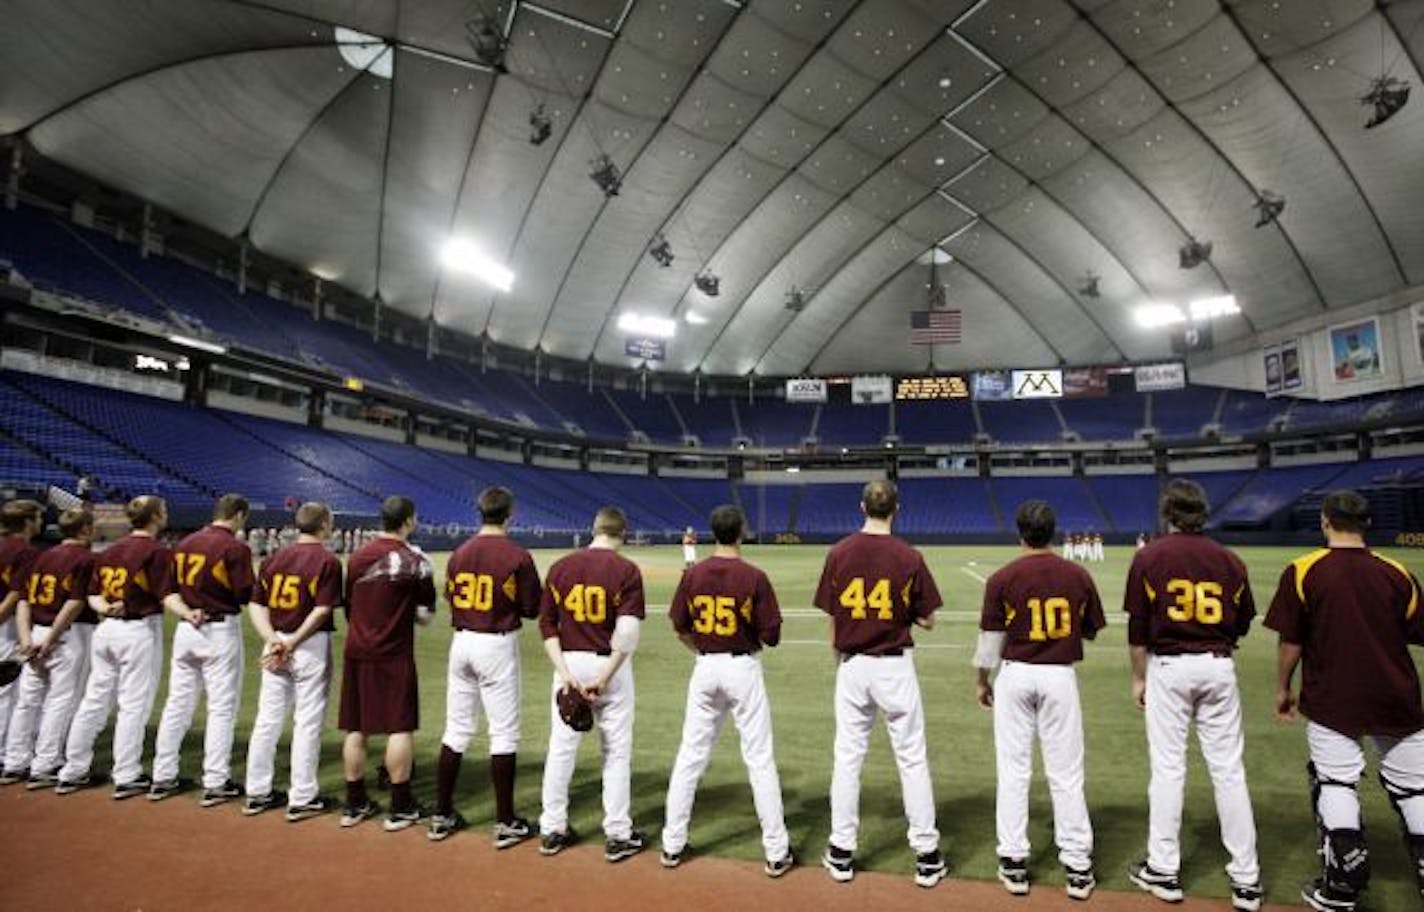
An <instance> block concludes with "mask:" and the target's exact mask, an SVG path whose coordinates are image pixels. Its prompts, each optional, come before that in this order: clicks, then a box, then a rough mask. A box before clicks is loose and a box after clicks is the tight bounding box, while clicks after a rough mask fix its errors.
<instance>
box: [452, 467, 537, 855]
mask: <svg viewBox="0 0 1424 912" xmlns="http://www.w3.org/2000/svg"><path fill="white" fill-rule="evenodd" d="M479 508H480V528H479V531H478V532H477V533H476V534H475V536H474V537H473V538H471V539H470V540H469V541H466V542H465V543H464V544H462V545H460V547H459V548H456V549H455V553H454V554H452V555H450V562H449V564H447V565H446V567H445V597H446V599H448V600H449V602H450V623H451V624H452V625H454V627H455V635H454V636H453V637H452V638H451V640H450V663H449V671H448V672H447V675H446V679H445V680H446V693H445V733H444V735H443V736H442V737H441V739H440V758H439V760H438V761H437V763H436V776H435V813H434V814H433V815H432V816H431V818H430V831H429V832H428V833H427V834H426V835H427V836H428V837H429V838H430V840H431V841H435V842H438V841H439V840H442V839H445V838H446V837H447V836H449V835H450V834H451V833H453V832H455V831H456V830H458V829H460V828H462V827H464V826H465V818H464V817H462V816H461V815H460V814H459V813H458V812H456V810H455V779H456V777H457V776H458V775H459V772H460V762H461V760H462V759H463V758H464V756H465V751H466V750H467V749H468V748H469V746H470V739H472V738H473V737H474V735H475V727H476V725H477V724H478V723H479V720H480V712H481V711H482V710H483V712H484V715H485V719H486V720H487V728H488V729H489V777H490V785H491V786H492V787H493V790H494V803H495V824H494V847H495V848H496V849H507V848H510V847H512V846H516V845H518V844H519V843H521V842H523V841H524V840H526V839H528V838H529V837H530V836H532V835H533V834H534V830H533V828H532V827H531V826H530V825H529V821H528V820H525V819H524V818H523V817H520V816H519V815H518V814H516V813H515V812H514V773H515V769H516V767H517V764H516V751H517V750H518V749H519V721H520V720H519V703H520V697H521V695H522V694H523V687H522V682H521V680H520V675H519V629H520V627H522V626H523V620H522V619H523V618H534V617H536V616H537V615H538V614H539V596H540V591H539V572H538V571H537V570H535V569H534V559H533V558H531V557H530V556H529V552H528V551H525V550H524V549H523V548H521V547H520V546H519V545H518V544H517V543H515V542H514V541H512V540H511V539H510V538H509V535H508V532H507V528H508V526H509V521H510V519H511V518H513V515H514V494H513V493H511V492H510V490H509V489H508V488H502V487H499V486H494V487H489V488H485V489H484V490H483V491H481V492H480V497H479Z"/></svg>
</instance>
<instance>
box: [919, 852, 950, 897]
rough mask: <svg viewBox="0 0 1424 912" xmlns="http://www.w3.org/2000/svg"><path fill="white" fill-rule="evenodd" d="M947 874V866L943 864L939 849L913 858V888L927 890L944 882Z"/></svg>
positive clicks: (942, 856)
mask: <svg viewBox="0 0 1424 912" xmlns="http://www.w3.org/2000/svg"><path fill="white" fill-rule="evenodd" d="M947 874H949V865H947V864H945V863H944V855H943V854H941V852H940V850H939V849H935V850H934V851H933V852H921V853H920V854H918V855H916V856H915V886H917V887H924V888H926V889H929V888H930V887H933V886H934V885H935V884H937V883H939V882H940V881H941V880H944V878H945V875H947Z"/></svg>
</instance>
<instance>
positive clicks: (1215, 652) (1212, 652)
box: [1154, 647, 1231, 659]
mask: <svg viewBox="0 0 1424 912" xmlns="http://www.w3.org/2000/svg"><path fill="white" fill-rule="evenodd" d="M1154 655H1156V656H1157V657H1158V658H1163V659H1171V658H1175V657H1177V656H1197V655H1209V656H1216V657H1217V658H1218V659H1229V658H1231V649H1230V648H1229V647H1217V648H1216V649H1199V650H1190V649H1179V650H1177V651H1176V652H1157V653H1154Z"/></svg>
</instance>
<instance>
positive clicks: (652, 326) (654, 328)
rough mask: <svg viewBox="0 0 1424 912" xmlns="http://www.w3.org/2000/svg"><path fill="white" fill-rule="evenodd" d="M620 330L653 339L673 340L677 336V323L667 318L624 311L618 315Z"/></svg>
mask: <svg viewBox="0 0 1424 912" xmlns="http://www.w3.org/2000/svg"><path fill="white" fill-rule="evenodd" d="M618 328H619V329H621V330H623V331H624V332H626V333H633V334H634V335H639V336H647V337H650V338H653V339H671V338H672V337H673V336H675V335H677V321H676V320H669V319H668V318H667V317H654V316H649V315H647V314H639V313H633V312H632V311H626V310H625V311H624V312H623V313H621V314H619V315H618Z"/></svg>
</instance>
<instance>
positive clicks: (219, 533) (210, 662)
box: [148, 494, 255, 807]
mask: <svg viewBox="0 0 1424 912" xmlns="http://www.w3.org/2000/svg"><path fill="white" fill-rule="evenodd" d="M247 514H248V506H247V499H246V498H245V497H242V496H240V495H238V494H224V495H223V496H222V497H221V498H219V499H218V502H217V505H216V506H214V507H213V521H212V522H211V523H210V524H208V525H207V526H205V527H204V528H202V529H199V530H198V531H197V532H194V533H193V534H192V535H189V536H188V537H187V538H184V539H183V540H182V541H181V542H179V543H178V547H177V548H175V549H174V552H173V560H174V569H175V573H174V582H175V583H176V584H177V586H178V594H179V595H180V596H181V597H182V599H183V602H184V604H186V605H188V606H189V607H190V608H193V609H195V610H197V611H201V612H202V615H203V618H202V623H201V624H198V625H194V624H180V625H178V628H177V629H176V630H174V631H173V655H172V660H171V663H170V665H169V668H168V700H167V702H166V703H165V704H164V706H163V716H162V718H161V719H160V721H159V723H158V740H157V746H156V749H155V751H154V757H153V787H152V788H151V789H150V790H149V793H148V797H149V800H150V801H162V800H163V799H165V798H168V797H169V796H171V795H175V794H177V793H178V792H179V790H180V789H181V788H182V785H181V784H180V782H179V780H178V752H179V750H180V749H181V748H182V746H183V738H184V736H185V735H187V733H188V728H189V727H190V726H191V725H192V724H193V712H194V711H195V710H196V709H197V708H198V698H199V697H200V696H201V697H203V698H204V701H205V702H206V703H207V707H208V719H207V724H206V726H205V727H204V730H203V798H202V806H203V807H214V806H216V805H219V804H222V803H223V802H225V801H230V800H231V799H233V798H236V797H237V796H239V795H240V794H242V790H241V789H240V788H238V787H237V784H236V783H234V782H233V781H232V778H231V776H230V773H231V772H232V738H233V730H234V728H235V726H236V724H237V712H238V705H239V704H240V703H241V702H242V672H243V670H244V668H243V664H244V663H243V645H242V611H243V609H244V608H245V607H246V606H247V603H248V602H249V601H251V600H252V586H253V583H254V582H255V580H254V575H253V572H252V551H251V550H250V549H249V548H248V547H247V544H246V543H245V542H243V541H240V540H238V538H237V536H236V534H235V533H236V532H238V531H239V530H241V529H242V527H243V526H244V525H245V524H246V523H247Z"/></svg>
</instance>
